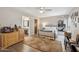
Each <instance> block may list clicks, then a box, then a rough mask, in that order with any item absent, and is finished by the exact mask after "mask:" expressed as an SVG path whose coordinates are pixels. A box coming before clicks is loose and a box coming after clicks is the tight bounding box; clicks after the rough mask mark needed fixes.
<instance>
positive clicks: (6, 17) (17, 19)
mask: <svg viewBox="0 0 79 59" xmlns="http://www.w3.org/2000/svg"><path fill="white" fill-rule="evenodd" d="M22 16H28V17H30V30H29V31H30V32H29V35H32V34H33V33H34V27H33V23H34V22H33V19H34V18H33V16H31V15H29V14H27V13H23V12H20V11H18V10H16V9H14V8H9V7H8V8H7V7H5V8H2V7H0V27H3V26H11V27H13V26H14V25H15V24H16V25H17V26H22Z"/></svg>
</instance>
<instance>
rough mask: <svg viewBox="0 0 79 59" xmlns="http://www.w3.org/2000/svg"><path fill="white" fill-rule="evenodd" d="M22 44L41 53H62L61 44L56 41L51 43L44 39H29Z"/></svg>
mask: <svg viewBox="0 0 79 59" xmlns="http://www.w3.org/2000/svg"><path fill="white" fill-rule="evenodd" d="M24 44H27V45H29V46H31V47H32V48H35V49H38V50H40V51H42V52H62V45H61V42H59V41H56V40H55V41H53V40H49V39H45V38H39V37H30V38H26V39H25V41H24Z"/></svg>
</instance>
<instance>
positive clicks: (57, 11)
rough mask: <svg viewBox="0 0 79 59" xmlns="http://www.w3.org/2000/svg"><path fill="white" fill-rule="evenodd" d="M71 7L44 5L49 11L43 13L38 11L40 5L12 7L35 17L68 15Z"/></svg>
mask: <svg viewBox="0 0 79 59" xmlns="http://www.w3.org/2000/svg"><path fill="white" fill-rule="evenodd" d="M72 8H73V7H46V9H51V11H45V13H43V14H41V13H40V7H16V8H14V9H16V10H18V11H21V12H24V13H29V14H31V15H33V16H35V17H37V16H39V17H48V16H57V15H68V14H69V12H70V11H71V10H72Z"/></svg>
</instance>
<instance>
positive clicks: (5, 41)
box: [0, 29, 24, 49]
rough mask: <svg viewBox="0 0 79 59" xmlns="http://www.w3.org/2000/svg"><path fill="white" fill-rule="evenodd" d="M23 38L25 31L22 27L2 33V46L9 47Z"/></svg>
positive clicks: (0, 38) (0, 41)
mask: <svg viewBox="0 0 79 59" xmlns="http://www.w3.org/2000/svg"><path fill="white" fill-rule="evenodd" d="M22 40H24V32H23V30H22V29H20V30H19V31H14V32H11V33H0V48H1V49H4V48H7V47H9V46H11V45H13V44H15V43H18V42H20V41H22Z"/></svg>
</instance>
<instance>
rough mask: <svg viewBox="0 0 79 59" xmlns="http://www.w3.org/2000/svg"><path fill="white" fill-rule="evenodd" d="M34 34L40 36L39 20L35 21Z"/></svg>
mask: <svg viewBox="0 0 79 59" xmlns="http://www.w3.org/2000/svg"><path fill="white" fill-rule="evenodd" d="M34 34H35V35H37V34H38V20H37V19H35V20H34Z"/></svg>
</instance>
